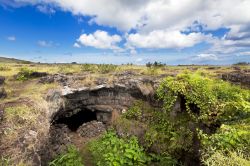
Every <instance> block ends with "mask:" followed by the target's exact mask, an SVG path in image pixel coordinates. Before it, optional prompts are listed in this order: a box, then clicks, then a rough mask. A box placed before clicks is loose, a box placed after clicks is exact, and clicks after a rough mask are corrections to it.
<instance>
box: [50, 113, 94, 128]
mask: <svg viewBox="0 0 250 166" xmlns="http://www.w3.org/2000/svg"><path fill="white" fill-rule="evenodd" d="M93 120H97V117H96V113H95V112H93V111H91V110H88V109H83V110H81V111H79V112H77V113H76V114H74V115H72V116H70V117H59V118H58V119H57V120H56V121H55V122H54V123H55V124H65V125H67V126H68V128H69V129H70V130H71V131H73V132H75V131H77V129H78V128H79V127H80V126H81V125H82V124H84V123H87V122H91V121H93Z"/></svg>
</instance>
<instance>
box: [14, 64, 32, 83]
mask: <svg viewBox="0 0 250 166" xmlns="http://www.w3.org/2000/svg"><path fill="white" fill-rule="evenodd" d="M33 72H34V71H33V70H30V69H28V68H26V67H22V68H21V69H20V71H19V72H18V73H17V76H16V79H17V80H18V81H26V80H28V79H30V78H31V73H33Z"/></svg>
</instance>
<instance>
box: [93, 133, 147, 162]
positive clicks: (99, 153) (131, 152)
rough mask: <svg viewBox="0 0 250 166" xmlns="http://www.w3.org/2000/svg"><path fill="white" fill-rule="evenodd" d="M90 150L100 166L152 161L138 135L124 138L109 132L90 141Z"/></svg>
mask: <svg viewBox="0 0 250 166" xmlns="http://www.w3.org/2000/svg"><path fill="white" fill-rule="evenodd" d="M90 151H91V153H92V155H93V157H94V162H95V163H96V165H98V166H103V165H114V166H123V165H124V166H125V165H138V166H140V165H146V164H147V163H148V162H149V161H150V157H148V156H147V155H146V154H145V152H144V151H143V148H142V147H140V146H139V145H138V140H137V138H136V137H131V138H130V139H127V140H124V139H122V138H118V137H117V136H116V134H115V133H114V132H107V133H106V134H104V135H103V136H102V137H101V138H100V139H99V140H96V141H93V142H91V143H90Z"/></svg>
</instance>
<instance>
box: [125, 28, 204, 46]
mask: <svg viewBox="0 0 250 166" xmlns="http://www.w3.org/2000/svg"><path fill="white" fill-rule="evenodd" d="M207 37H209V36H205V35H203V34H202V33H190V34H183V33H181V32H179V31H166V30H165V31H164V30H158V31H157V30H156V31H152V32H150V33H149V34H139V33H136V34H130V35H128V37H127V42H128V44H129V45H131V46H134V47H137V48H185V47H192V46H194V45H195V44H197V43H200V42H202V41H204V40H205V39H206V38H207Z"/></svg>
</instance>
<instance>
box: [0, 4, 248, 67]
mask: <svg viewBox="0 0 250 166" xmlns="http://www.w3.org/2000/svg"><path fill="white" fill-rule="evenodd" d="M108 4H112V5H108ZM249 9H250V2H249V1H247V0H235V1H233V2H230V1H228V0H220V1H216V0H180V1H178V2H177V1H175V0H127V1H122V0H93V1H87V0H75V1H67V0H43V1H42V0H0V56H5V57H13V58H19V59H26V60H31V61H36V62H38V61H39V62H52V63H54V62H69V63H70V62H73V61H76V62H79V63H115V64H125V63H136V64H145V63H146V62H148V61H151V62H153V61H161V62H163V63H167V64H174V65H176V64H232V63H236V62H240V61H247V62H250V12H249Z"/></svg>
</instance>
